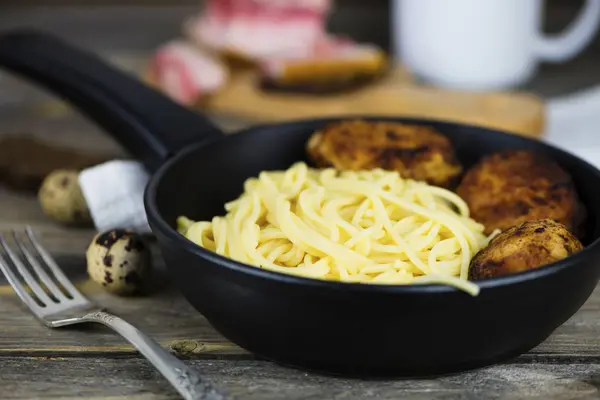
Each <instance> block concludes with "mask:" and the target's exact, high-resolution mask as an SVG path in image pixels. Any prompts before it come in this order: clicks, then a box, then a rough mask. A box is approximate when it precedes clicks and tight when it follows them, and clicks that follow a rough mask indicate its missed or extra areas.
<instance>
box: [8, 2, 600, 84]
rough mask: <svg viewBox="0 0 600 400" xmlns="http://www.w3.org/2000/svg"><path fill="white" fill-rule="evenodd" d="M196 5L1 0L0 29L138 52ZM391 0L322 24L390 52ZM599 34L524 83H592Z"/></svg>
mask: <svg viewBox="0 0 600 400" xmlns="http://www.w3.org/2000/svg"><path fill="white" fill-rule="evenodd" d="M527 1H529V0H526V1H525V2H527ZM532 1H535V0H532ZM201 3H202V1H198V0H172V1H169V0H3V1H2V2H1V4H0V28H1V29H7V28H10V27H15V26H23V25H27V26H35V27H40V28H44V29H48V30H51V31H53V32H56V33H58V34H61V35H64V36H65V37H68V38H69V39H70V40H72V41H74V42H76V43H78V44H81V45H83V46H86V47H91V48H94V49H97V50H98V51H101V52H102V51H105V50H108V51H113V52H115V53H117V52H144V51H151V50H152V49H154V48H155V47H156V46H158V45H160V44H161V43H163V42H165V41H166V40H170V39H172V38H173V37H175V36H177V35H179V34H180V32H181V24H182V21H183V20H184V19H185V18H186V17H188V16H190V15H192V14H194V13H197V12H198V9H199V7H200V5H201ZM391 3H392V0H368V1H365V0H336V1H335V3H334V5H335V9H334V10H333V12H332V13H331V16H330V17H329V18H328V21H327V22H328V28H329V30H330V31H331V32H334V33H344V34H348V35H350V36H351V37H352V38H353V39H355V40H357V41H361V42H372V43H375V44H377V45H380V46H382V47H383V48H384V49H386V50H391V49H392V35H391V32H392V31H393V29H392V27H391V26H390V25H391V19H392V18H391V9H392V4H391ZM583 3H584V1H583V0H546V12H545V15H544V16H543V18H542V26H543V30H544V31H545V32H548V33H558V32H560V31H562V30H563V29H564V28H565V27H567V26H568V24H569V23H570V22H572V21H573V20H574V18H575V16H576V15H577V14H578V13H579V11H580V10H581V7H582V5H583ZM507 28H508V27H507ZM599 38H600V36H599V35H597V34H596V35H595V38H594V40H593V42H592V44H591V45H590V46H588V47H587V48H586V49H585V50H584V51H583V52H582V53H581V54H579V55H578V56H576V57H575V59H573V60H570V61H569V62H568V63H565V64H558V65H556V64H552V63H544V64H543V65H542V66H541V68H540V71H539V74H537V75H536V76H535V78H534V79H533V80H532V81H530V82H528V83H527V84H526V85H525V87H526V88H527V89H530V90H532V91H533V92H535V93H538V94H540V95H543V96H554V95H560V94H563V93H566V92H571V91H576V90H579V89H582V88H586V87H588V86H589V85H593V84H595V83H598V82H599V81H600V72H598V67H599V66H600V39H599Z"/></svg>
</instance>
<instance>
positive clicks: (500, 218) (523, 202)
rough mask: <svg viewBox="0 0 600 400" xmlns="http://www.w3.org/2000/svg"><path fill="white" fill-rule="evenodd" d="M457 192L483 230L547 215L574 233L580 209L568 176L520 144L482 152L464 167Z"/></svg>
mask: <svg viewBox="0 0 600 400" xmlns="http://www.w3.org/2000/svg"><path fill="white" fill-rule="evenodd" d="M457 193H458V195H459V196H460V197H462V198H463V199H464V200H465V202H466V203H467V204H468V206H469V209H470V211H471V217H472V218H473V219H475V220H476V221H478V222H480V223H482V224H483V225H484V226H485V232H486V233H488V234H489V233H492V232H493V231H494V230H496V229H500V230H505V229H508V228H510V227H512V226H515V225H519V224H521V223H523V222H525V221H530V220H536V219H545V218H548V219H552V220H555V221H558V222H560V223H562V224H564V225H565V226H566V227H567V229H569V230H570V231H571V232H573V233H575V234H576V235H578V234H580V225H581V221H582V219H583V216H584V215H585V210H584V207H583V205H582V204H581V203H580V202H579V199H578V195H577V193H576V191H575V187H574V185H573V181H572V179H571V176H570V175H569V174H567V172H565V171H564V170H563V169H562V168H561V167H560V166H559V165H558V164H557V163H555V162H554V161H553V160H550V159H548V158H546V157H544V156H541V155H539V154H534V153H532V152H529V151H524V150H511V151H504V152H499V153H495V154H492V155H489V156H487V157H484V158H483V159H482V160H481V161H480V162H479V163H478V164H476V165H475V166H473V167H472V168H470V169H469V170H468V171H467V172H466V174H465V176H464V178H463V180H462V182H461V183H460V185H459V186H458V189H457Z"/></svg>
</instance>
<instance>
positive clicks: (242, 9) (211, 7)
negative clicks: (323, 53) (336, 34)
mask: <svg viewBox="0 0 600 400" xmlns="http://www.w3.org/2000/svg"><path fill="white" fill-rule="evenodd" d="M329 6H330V1H329V0H291V1H287V2H284V1H283V0H209V1H208V2H207V3H206V5H205V8H204V10H203V12H202V13H201V14H200V15H199V16H196V17H193V18H191V19H189V20H188V21H186V23H185V26H184V30H185V34H186V36H187V37H188V39H190V40H191V41H193V42H195V43H197V44H199V45H201V46H205V47H208V48H211V49H213V50H218V51H221V52H225V53H232V54H236V55H239V56H242V57H244V58H248V59H251V60H258V59H261V58H265V57H269V56H272V55H275V54H278V53H281V52H282V51H298V50H297V49H300V48H302V47H305V46H306V45H307V44H309V43H313V42H315V41H316V40H317V39H318V38H319V37H320V36H322V35H323V34H324V31H325V19H326V14H327V12H328V10H329Z"/></svg>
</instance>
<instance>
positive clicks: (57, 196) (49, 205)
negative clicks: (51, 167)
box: [38, 169, 92, 225]
mask: <svg viewBox="0 0 600 400" xmlns="http://www.w3.org/2000/svg"><path fill="white" fill-rule="evenodd" d="M78 177H79V171H76V170H64V169H61V170H56V171H54V172H51V173H50V174H49V175H48V176H47V177H46V178H45V179H44V181H43V183H42V186H41V187H40V190H39V192H38V199H39V202H40V205H41V206H42V210H43V211H44V213H45V214H46V215H48V216H49V217H50V218H52V219H54V220H56V221H58V222H61V223H64V224H69V225H82V224H88V223H90V222H91V220H92V219H91V217H90V212H89V210H88V207H87V204H86V202H85V198H84V197H83V193H82V192H81V188H80V187H79V181H78Z"/></svg>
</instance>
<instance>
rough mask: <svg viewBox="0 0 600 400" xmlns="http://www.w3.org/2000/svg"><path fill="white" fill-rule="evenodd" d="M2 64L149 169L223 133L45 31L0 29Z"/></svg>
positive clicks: (123, 73)
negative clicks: (70, 109) (72, 109)
mask: <svg viewBox="0 0 600 400" xmlns="http://www.w3.org/2000/svg"><path fill="white" fill-rule="evenodd" d="M0 67H5V68H6V69H8V70H10V71H12V72H14V73H16V74H19V75H22V76H23V77H25V78H28V79H30V80H32V81H34V82H36V83H39V84H41V85H43V86H45V87H46V88H48V89H50V90H51V91H53V92H55V93H56V94H58V95H60V96H61V97H63V98H64V99H66V100H67V101H69V102H71V103H72V104H73V105H74V106H75V107H77V108H78V109H79V110H80V111H81V112H82V113H84V114H86V115H87V116H88V117H89V118H91V119H92V120H93V121H95V122H96V123H97V124H98V125H99V126H100V127H102V128H103V129H105V130H106V131H107V132H108V133H110V134H111V135H112V136H114V138H115V139H116V140H118V141H119V142H120V143H121V144H122V145H123V146H125V148H127V149H128V150H129V151H130V152H131V153H132V155H133V156H134V157H136V158H137V159H139V160H140V161H142V162H143V163H144V164H145V165H146V167H147V168H148V169H150V170H154V169H156V168H157V167H158V166H160V165H161V164H162V163H163V162H164V161H165V160H166V159H167V158H168V157H170V156H171V155H172V154H174V153H176V152H177V151H179V150H180V149H182V148H183V147H185V146H187V145H189V144H192V143H199V142H201V141H203V140H209V139H215V138H218V137H220V136H221V135H222V132H221V131H220V130H219V129H218V128H216V127H215V126H214V125H213V124H212V123H211V122H209V121H208V119H206V118H205V117H203V116H201V115H200V114H197V113H195V112H192V111H189V110H187V109H185V108H184V107H182V106H180V105H178V104H176V103H175V102H174V101H172V100H171V99H169V98H167V97H166V96H163V95H162V94H160V93H158V92H157V91H155V90H153V89H151V88H150V87H148V86H147V85H145V84H144V83H142V82H140V81H139V80H138V79H137V78H135V77H133V76H130V75H129V74H127V73H126V72H124V71H120V70H118V69H116V68H113V67H111V66H109V65H108V64H107V63H105V62H103V61H102V60H101V59H100V58H99V57H97V56H95V55H93V54H91V53H88V52H86V51H84V50H79V49H76V48H75V47H72V46H70V45H68V44H66V43H64V42H62V41H61V40H60V39H58V38H57V37H54V36H51V35H49V34H46V33H41V32H36V31H31V30H25V31H23V30H19V31H12V32H9V33H5V34H2V35H0Z"/></svg>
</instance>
